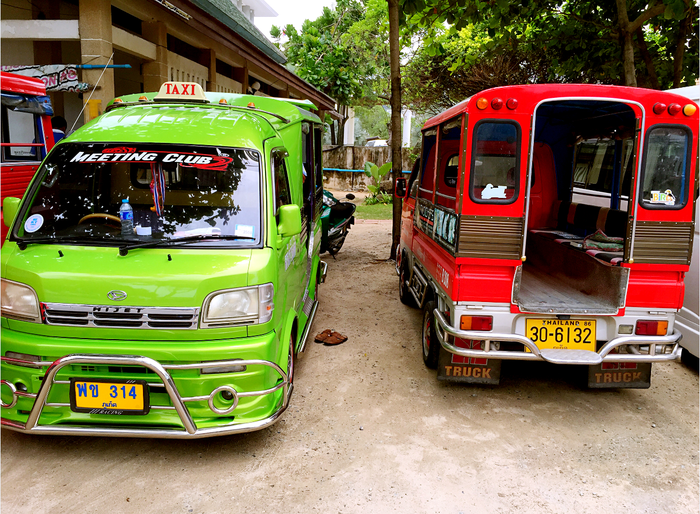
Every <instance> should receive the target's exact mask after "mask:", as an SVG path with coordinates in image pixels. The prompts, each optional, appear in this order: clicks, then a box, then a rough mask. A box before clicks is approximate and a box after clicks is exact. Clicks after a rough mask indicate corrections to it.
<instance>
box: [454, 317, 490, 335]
mask: <svg viewBox="0 0 700 514" xmlns="http://www.w3.org/2000/svg"><path fill="white" fill-rule="evenodd" d="M459 328H460V329H461V330H479V331H488V330H491V329H492V328H493V316H462V317H461V318H460V320H459Z"/></svg>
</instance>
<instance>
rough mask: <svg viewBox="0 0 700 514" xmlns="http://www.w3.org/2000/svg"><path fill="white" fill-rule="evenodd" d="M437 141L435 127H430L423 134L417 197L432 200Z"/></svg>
mask: <svg viewBox="0 0 700 514" xmlns="http://www.w3.org/2000/svg"><path fill="white" fill-rule="evenodd" d="M436 142H437V129H432V130H429V131H427V132H425V133H424V134H423V159H422V160H421V165H422V166H423V170H422V172H421V175H420V185H419V186H418V197H419V198H425V199H426V200H430V201H431V202H432V201H433V192H434V191H435V143H436Z"/></svg>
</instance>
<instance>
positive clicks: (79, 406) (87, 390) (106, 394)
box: [70, 378, 150, 415]
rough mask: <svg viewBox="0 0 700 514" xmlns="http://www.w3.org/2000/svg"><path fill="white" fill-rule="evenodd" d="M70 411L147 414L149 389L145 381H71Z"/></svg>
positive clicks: (74, 379) (73, 379) (77, 379)
mask: <svg viewBox="0 0 700 514" xmlns="http://www.w3.org/2000/svg"><path fill="white" fill-rule="evenodd" d="M70 408H71V410H72V411H73V412H87V413H89V414H110V415H120V414H131V415H134V414H148V411H149V408H150V405H149V398H148V386H147V385H146V381H145V380H106V379H97V378H93V379H82V378H71V380H70Z"/></svg>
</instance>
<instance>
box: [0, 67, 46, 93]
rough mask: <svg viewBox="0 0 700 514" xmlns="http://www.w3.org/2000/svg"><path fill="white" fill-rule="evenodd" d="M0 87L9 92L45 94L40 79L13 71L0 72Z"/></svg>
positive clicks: (44, 87)
mask: <svg viewBox="0 0 700 514" xmlns="http://www.w3.org/2000/svg"><path fill="white" fill-rule="evenodd" d="M0 89H2V90H3V91H8V92H10V93H21V94H24V95H33V96H45V95H46V86H45V85H44V83H43V82H42V81H41V80H40V79H35V78H34V77H25V76H24V75H17V74H15V73H6V72H0Z"/></svg>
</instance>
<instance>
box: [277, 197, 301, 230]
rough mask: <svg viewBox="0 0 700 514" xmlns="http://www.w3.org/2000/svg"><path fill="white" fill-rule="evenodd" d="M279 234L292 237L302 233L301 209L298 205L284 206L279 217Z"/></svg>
mask: <svg viewBox="0 0 700 514" xmlns="http://www.w3.org/2000/svg"><path fill="white" fill-rule="evenodd" d="M278 219H279V222H278V223H277V233H278V234H279V235H280V236H282V237H291V236H295V235H297V234H300V233H301V209H299V206H298V205H297V204H294V203H292V204H288V205H282V206H281V207H280V210H279V215H278Z"/></svg>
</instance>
